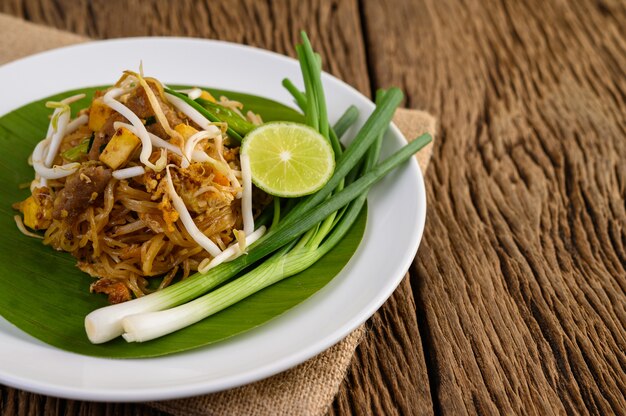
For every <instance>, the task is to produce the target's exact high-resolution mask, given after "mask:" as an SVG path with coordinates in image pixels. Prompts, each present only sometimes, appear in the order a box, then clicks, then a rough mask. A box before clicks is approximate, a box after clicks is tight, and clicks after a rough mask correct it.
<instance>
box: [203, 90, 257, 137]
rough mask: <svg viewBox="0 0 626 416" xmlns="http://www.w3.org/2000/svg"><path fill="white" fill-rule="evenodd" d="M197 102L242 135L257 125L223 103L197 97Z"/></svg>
mask: <svg viewBox="0 0 626 416" xmlns="http://www.w3.org/2000/svg"><path fill="white" fill-rule="evenodd" d="M196 102H197V103H198V104H200V105H201V106H202V107H204V108H206V110H207V111H209V112H210V113H211V114H214V115H215V117H216V118H218V119H219V120H220V121H223V122H226V123H227V124H228V127H230V128H232V129H233V130H234V131H236V132H237V133H238V134H239V135H241V136H242V137H243V136H245V135H246V134H248V133H249V132H250V131H251V130H252V129H254V128H255V127H256V126H255V125H254V124H252V123H250V122H249V121H248V120H246V119H244V118H242V117H241V116H240V115H239V114H237V113H235V112H234V111H233V110H231V109H230V108H227V107H224V106H223V105H220V104H216V103H213V102H211V101H208V100H203V99H202V98H198V99H196Z"/></svg>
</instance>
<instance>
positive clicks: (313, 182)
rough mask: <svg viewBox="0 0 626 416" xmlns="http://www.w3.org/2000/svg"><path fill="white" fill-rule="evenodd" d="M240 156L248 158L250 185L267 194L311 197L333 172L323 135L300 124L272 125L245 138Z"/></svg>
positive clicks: (330, 155) (330, 151) (266, 125)
mask: <svg viewBox="0 0 626 416" xmlns="http://www.w3.org/2000/svg"><path fill="white" fill-rule="evenodd" d="M241 154H242V155H248V158H249V159H250V170H251V173H252V182H253V183H254V184H255V185H256V186H258V187H259V188H261V189H262V190H264V191H265V192H267V193H268V194H270V195H275V196H281V197H297V196H303V195H308V194H312V193H313V192H315V191H317V190H319V189H320V188H322V187H323V186H324V184H326V182H328V180H329V179H330V177H331V176H332V174H333V171H334V169H335V155H334V152H333V149H332V147H331V145H330V143H329V142H328V140H327V139H326V138H324V136H322V135H321V134H320V133H318V132H317V131H316V130H314V129H312V128H311V127H309V126H305V125H304V124H298V123H292V122H272V123H267V124H263V125H262V126H259V127H257V128H255V129H254V130H252V131H251V132H250V133H248V134H247V135H246V137H245V138H244V140H243V143H242V145H241Z"/></svg>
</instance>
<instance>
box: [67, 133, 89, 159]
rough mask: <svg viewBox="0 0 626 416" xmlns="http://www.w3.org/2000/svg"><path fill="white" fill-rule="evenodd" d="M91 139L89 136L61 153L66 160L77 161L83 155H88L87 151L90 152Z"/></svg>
mask: <svg viewBox="0 0 626 416" xmlns="http://www.w3.org/2000/svg"><path fill="white" fill-rule="evenodd" d="M91 141H92V140H91V138H89V137H87V138H85V139H84V140H83V141H81V142H80V143H79V144H77V145H76V146H74V147H72V148H70V149H67V150H66V151H65V152H63V153H61V156H63V159H65V160H69V161H70V162H75V161H77V160H78V159H80V158H81V157H82V156H84V155H86V154H87V152H89V147H90V144H91Z"/></svg>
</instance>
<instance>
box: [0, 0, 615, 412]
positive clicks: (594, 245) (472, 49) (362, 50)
mask: <svg viewBox="0 0 626 416" xmlns="http://www.w3.org/2000/svg"><path fill="white" fill-rule="evenodd" d="M121 8H123V9H124V10H125V12H124V13H123V14H122V17H121V16H120V13H119V10H120V9H121ZM0 11H1V12H5V13H11V14H14V15H17V16H21V17H24V18H25V19H27V20H31V21H33V22H37V23H42V24H46V25H50V26H54V27H58V28H60V29H65V30H70V31H73V32H76V33H79V34H84V35H88V36H92V37H95V38H109V37H120V36H135V35H185V36H200V37H207V38H219V39H225V40H230V41H235V42H240V43H246V44H251V45H255V46H260V47H263V48H266V49H271V50H275V51H278V52H280V53H284V54H288V55H293V49H292V45H293V43H294V41H295V40H296V39H297V32H298V30H300V29H305V30H307V31H308V32H309V34H310V35H311V38H312V41H313V43H314V44H315V46H316V47H317V48H319V49H320V50H321V52H322V54H323V55H324V56H325V57H326V59H327V63H328V65H327V68H326V69H327V70H328V71H329V72H331V73H332V74H334V75H336V76H338V77H340V78H342V79H344V80H345V81H347V82H348V83H350V84H351V85H353V86H355V87H356V88H357V89H359V90H360V91H362V92H364V93H365V94H368V95H371V93H372V91H374V90H375V89H376V88H378V87H384V86H390V85H397V86H400V87H401V88H402V89H403V90H404V91H405V92H406V95H407V99H406V105H407V106H409V107H415V108H421V109H425V110H428V111H430V112H431V113H432V114H434V115H436V116H437V117H438V118H439V121H440V123H439V128H438V142H437V145H436V146H435V154H434V158H433V161H432V162H431V167H430V169H429V171H428V174H427V189H428V199H429V207H428V218H427V226H426V231H425V235H424V239H423V241H422V244H421V247H420V251H419V253H418V256H417V258H416V261H415V263H414V267H412V269H411V270H410V278H406V279H405V280H404V281H403V283H402V284H401V286H400V287H399V288H398V290H397V291H396V292H395V294H394V295H393V297H392V298H391V299H390V300H389V301H388V302H387V303H386V304H385V305H384V306H383V308H382V309H381V310H380V311H379V312H378V313H377V314H376V315H375V316H374V317H373V318H372V319H371V320H370V321H369V322H368V334H367V337H366V340H365V341H364V342H363V343H362V344H361V345H360V346H359V349H358V350H357V354H356V357H355V360H354V362H353V364H352V366H351V369H350V372H349V374H348V377H347V379H346V381H345V382H344V385H343V386H342V388H341V391H340V393H339V395H338V397H337V398H336V400H335V403H334V405H333V408H332V409H331V413H332V414H336V415H340V414H341V415H343V414H362V415H369V414H433V413H434V414H452V415H456V414H538V415H548V414H598V415H604V414H626V399H625V397H626V329H625V327H626V207H625V203H624V200H625V198H626V163H625V161H626V103H625V102H626V100H625V98H626V76H625V73H624V68H626V40H625V39H624V36H623V33H622V32H623V27H625V26H626V4H625V3H624V2H623V1H619V0H616V1H610V0H598V1H593V2H592V1H558V0H552V1H547V0H542V1H538V0H528V1H525V2H518V1H511V2H505V1H494V0H485V1H480V0H466V1H447V0H423V1H400V0H393V1H386V2H380V1H374V0H372V1H356V0H354V1H339V0H337V1H322V0H320V1H311V0H309V1H304V2H298V1H292V2H289V1H232V0H231V1H228V0H223V1H211V2H208V1H207V2H206V3H205V2H196V1H180V2H166V1H154V0H153V1H143V2H139V1H120V0H115V1H104V0H97V1H96V0H94V1H87V0H81V1H69V0H56V1H53V0H4V1H2V2H0ZM124 16H126V18H124ZM414 299H415V302H414ZM0 389H1V392H2V394H1V396H0V414H2V415H13V414H24V415H26V414H48V415H61V414H62V415H79V414H80V415H92V414H107V415H112V414H128V415H131V414H143V415H156V414H159V413H158V412H156V411H154V410H152V409H150V408H149V407H147V406H143V405H138V404H99V403H84V402H75V401H68V400H62V399H54V398H47V397H44V396H38V395H34V394H30V393H24V392H19V391H17V390H14V389H10V388H6V387H0Z"/></svg>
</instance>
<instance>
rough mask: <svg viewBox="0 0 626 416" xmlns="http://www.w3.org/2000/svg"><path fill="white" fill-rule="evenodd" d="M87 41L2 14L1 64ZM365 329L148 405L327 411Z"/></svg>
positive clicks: (425, 158)
mask: <svg viewBox="0 0 626 416" xmlns="http://www.w3.org/2000/svg"><path fill="white" fill-rule="evenodd" d="M87 41H89V39H88V38H85V37H82V36H78V35H74V34H71V33H67V32H62V31H59V30H55V29H51V28H48V27H43V26H39V25H35V24H32V23H28V22H25V21H23V20H20V19H16V18H13V17H10V16H7V15H3V14H0V64H4V63H7V62H9V61H12V60H14V59H18V58H21V57H24V56H27V55H31V54H33V53H36V52H41V51H45V50H48V49H52V48H57V47H60V46H66V45H71V44H75V43H80V42H87ZM394 122H395V123H396V125H397V126H398V127H399V128H400V130H401V131H402V132H403V133H404V135H405V136H406V137H407V138H414V137H417V136H418V135H419V134H421V133H424V132H429V133H431V134H432V135H433V136H434V133H435V119H434V118H433V117H432V116H430V115H429V114H427V113H425V112H422V111H416V110H406V109H399V110H398V111H397V113H396V115H395V117H394ZM431 153H432V144H430V145H429V146H428V147H426V148H425V149H423V150H422V151H421V152H420V153H419V154H418V155H417V159H418V161H419V164H420V166H421V168H422V171H425V170H426V167H427V166H428V162H429V159H430V156H431ZM364 333H365V329H364V326H361V327H359V328H358V329H357V330H355V331H354V332H352V333H351V334H350V335H348V336H347V337H346V338H345V339H343V340H342V341H341V342H339V343H338V344H337V345H335V346H333V347H331V348H330V349H328V350H326V351H324V352H322V353H321V354H319V355H318V356H316V357H314V358H312V359H310V360H308V361H306V362H304V363H303V364H300V365H299V366H297V367H294V368H292V369H290V370H288V371H285V372H283V373H280V374H277V375H275V376H273V377H270V378H267V379H265V380H261V381H258V382H256V383H252V384H249V385H246V386H243V387H239V388H235V389H231V390H227V391H223V392H219V393H214V394H208V395H204V396H197V397H191V398H186V399H179V400H169V401H163V402H151V403H149V405H150V406H153V407H155V408H158V409H160V410H163V411H167V412H170V413H173V414H176V415H321V414H324V413H325V412H326V411H327V410H328V407H329V406H330V405H331V404H332V402H333V398H334V397H335V395H336V394H337V391H338V389H339V386H340V384H341V382H342V380H343V378H344V376H345V374H346V370H347V368H348V365H349V364H350V360H351V359H352V356H353V355H354V350H355V349H356V347H357V345H358V344H359V342H360V341H361V339H362V338H363V336H364Z"/></svg>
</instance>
